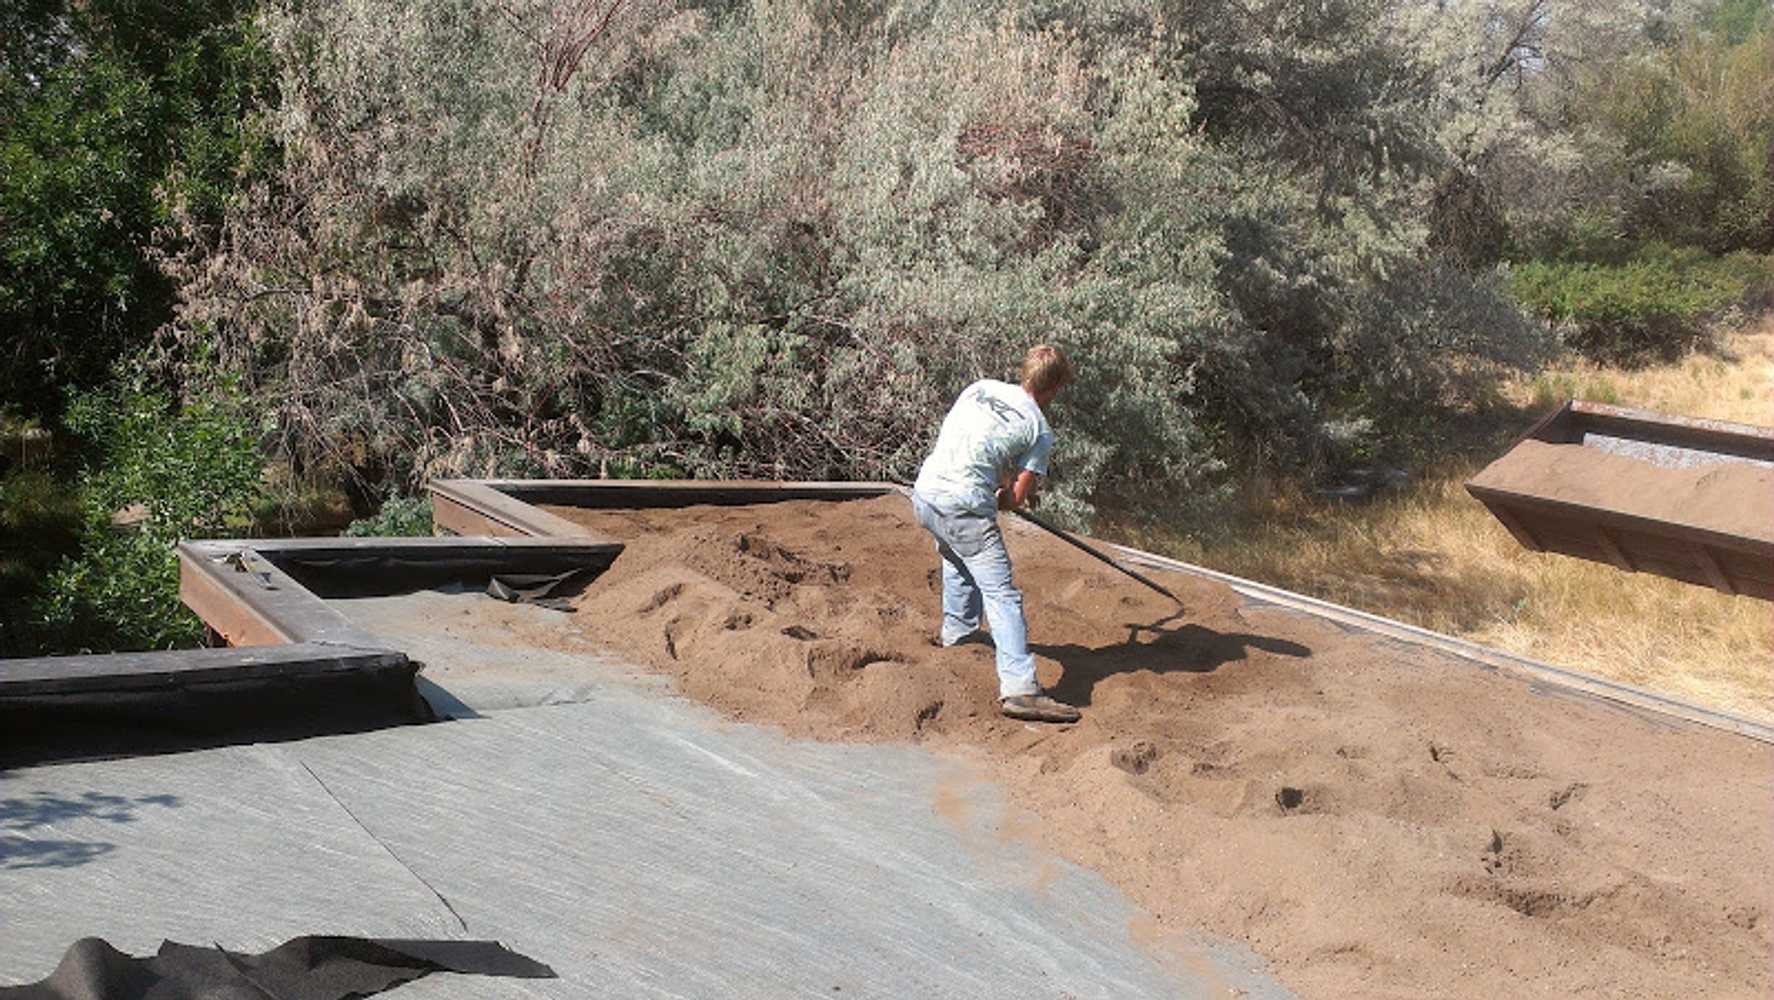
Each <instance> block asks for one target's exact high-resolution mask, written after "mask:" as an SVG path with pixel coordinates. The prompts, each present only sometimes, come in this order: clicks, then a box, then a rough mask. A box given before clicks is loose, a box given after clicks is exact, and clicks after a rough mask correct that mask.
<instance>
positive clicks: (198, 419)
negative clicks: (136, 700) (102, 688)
mask: <svg viewBox="0 0 1774 1000" xmlns="http://www.w3.org/2000/svg"><path fill="white" fill-rule="evenodd" d="M246 414H247V409H246V405H245V400H244V398H243V397H242V395H241V394H240V392H239V391H238V389H237V388H236V387H235V386H234V384H233V383H232V382H230V381H227V380H225V379H220V378H216V377H212V376H209V375H206V374H204V373H201V372H199V373H198V374H197V375H196V376H195V377H194V378H192V379H190V380H188V382H187V391H186V395H185V396H184V398H182V399H175V398H174V397H173V396H172V395H171V394H170V393H168V392H166V391H165V390H164V389H161V388H160V387H158V386H157V385H155V384H154V382H153V381H152V380H151V378H150V377H149V376H148V374H147V373H146V372H145V370H144V368H143V367H142V366H141V365H134V366H130V367H127V368H125V369H123V370H121V371H120V372H119V373H118V375H117V376H116V378H115V379H114V380H113V381H112V382H111V383H110V384H108V385H106V386H104V387H102V388H100V389H97V390H94V391H91V392H87V393H81V394H77V395H76V396H74V397H73V398H72V399H71V400H70V402H69V405H68V408H67V422H68V426H69V429H70V430H72V431H74V432H75V433H76V434H78V435H79V436H80V437H81V438H82V439H83V440H84V441H85V443H86V445H87V448H88V464H87V471H86V472H84V473H83V474H82V475H81V477H80V505H81V511H82V515H81V527H80V550H79V552H78V554H76V555H73V556H69V557H67V558H65V559H63V560H62V562H61V563H60V565H58V566H57V567H56V568H55V569H54V570H53V571H52V572H51V573H50V574H49V576H48V579H47V581H46V585H45V588H44V593H43V595H42V597H41V598H40V599H39V601H38V603H37V616H36V617H37V620H36V623H35V624H36V625H37V627H38V629H39V630H40V631H41V633H42V635H43V641H44V642H45V644H46V645H48V646H49V647H50V648H53V649H54V650H55V651H57V652H70V653H71V652H79V651H93V652H107V651H112V650H122V649H167V648H173V647H177V646H186V645H193V644H195V643H197V642H198V641H200V640H201V639H202V636H203V626H202V623H201V622H200V621H198V619H197V617H196V616H195V615H193V614H191V613H190V612H189V611H187V610H185V608H184V607H183V606H182V605H180V603H179V568H178V558H177V555H176V553H175V546H176V545H177V543H178V542H179V540H180V539H182V538H198V537H216V536H225V535H228V534H231V533H237V532H239V531H240V530H242V529H244V528H245V527H246V525H247V524H248V518H249V516H250V512H251V510H252V506H253V503H254V501H255V499H256V498H257V496H258V493H259V491H260V480H259V468H260V462H259V454H258V449H257V446H256V442H257V434H256V431H255V430H254V428H253V426H252V424H251V422H250V421H249V420H248V418H247V415H246ZM120 514H121V515H124V516H122V517H120V516H119V515H120ZM120 521H125V522H133V523H131V524H127V525H125V524H120V523H119V522H120Z"/></svg>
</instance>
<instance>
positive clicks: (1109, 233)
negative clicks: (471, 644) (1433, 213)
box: [179, 0, 1536, 515]
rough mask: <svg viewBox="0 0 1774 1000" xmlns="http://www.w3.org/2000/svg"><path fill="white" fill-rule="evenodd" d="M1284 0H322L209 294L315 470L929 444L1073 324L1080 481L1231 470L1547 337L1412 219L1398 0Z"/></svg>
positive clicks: (1064, 479) (809, 457)
mask: <svg viewBox="0 0 1774 1000" xmlns="http://www.w3.org/2000/svg"><path fill="white" fill-rule="evenodd" d="M397 6H398V9H397ZM1288 8H1289V5H1282V4H1259V3H1245V2H1242V0H1239V2H1234V0H1220V2H1219V3H1218V5H1217V6H1214V7H1213V9H1211V10H1207V11H1205V12H1204V13H1205V14H1207V15H1211V16H1203V17H1198V18H1197V17H1189V16H1185V15H1188V14H1190V13H1191V12H1190V11H1184V10H1182V9H1180V8H1178V9H1174V10H1173V9H1171V7H1169V6H1167V5H1163V4H1149V3H1139V2H1129V3H1122V4H1109V5H1071V4H1055V3H1046V2H1020V0H1007V2H1001V3H996V4H989V5H986V6H985V7H983V8H982V7H981V6H980V5H978V4H972V3H969V4H961V3H904V4H890V5H885V6H882V7H878V8H874V7H869V6H867V5H848V6H842V7H833V6H832V5H829V4H814V3H786V4H759V5H710V6H702V7H688V8H685V9H672V8H670V7H667V6H664V5H657V4H656V5H648V6H643V5H634V4H617V3H614V2H610V3H603V4H592V5H584V4H565V3H558V4H557V3H553V2H550V0H536V2H535V3H532V4H524V5H516V6H507V7H505V8H501V9H497V10H495V9H492V8H485V7H483V6H479V5H474V4H469V3H464V2H462V0H423V2H419V3H412V4H402V5H390V4H389V3H387V2H385V0H351V2H346V3H339V4H333V5H329V6H327V7H326V8H325V9H324V10H319V9H307V8H302V7H296V8H292V9H289V10H286V11H282V12H279V13H277V14H275V15H274V16H272V17H271V18H270V19H269V29H268V38H269V40H270V42H271V44H272V45H273V47H274V50H275V52H276V54H277V58H278V61H279V64H280V66H281V72H282V78H281V82H280V88H279V90H280V94H281V105H280V108H279V110H278V111H277V113H276V115H275V117H274V127H275V129H276V133H277V136H278V138H279V140H280V143H281V146H282V148H283V149H284V150H286V156H285V159H284V160H283V161H282V164H281V168H280V170H279V172H278V174H277V175H276V177H275V178H274V179H269V178H268V179H267V180H265V181H264V182H261V183H259V184H257V185H255V186H253V187H252V189H251V190H250V192H249V193H248V194H247V195H246V196H244V197H243V199H242V200H241V201H240V202H239V203H238V204H237V205H236V206H235V207H234V208H233V209H232V210H231V211H230V212H229V215H228V221H227V224H226V227H225V230H224V233H223V235H222V237H221V239H222V243H223V245H225V246H226V247H227V248H228V253H227V255H226V256H225V257H224V258H220V259H218V260H217V261H214V262H210V261H207V260H205V259H201V258H198V259H193V260H190V261H187V262H184V263H182V264H181V270H180V271H179V273H180V275H181V280H182V282H183V290H184V295H185V306H184V309H183V313H182V320H181V323H182V325H183V327H184V329H185V330H186V331H188V333H187V335H188V337H189V338H190V339H192V340H209V339H212V338H213V339H215V340H216V341H217V342H218V343H219V345H220V348H221V350H222V352H223V358H224V359H225V361H226V364H227V366H228V367H229V369H230V370H233V371H237V372H240V373H242V375H243V377H244V378H245V379H247V384H248V385H249V387H250V388H251V389H252V391H253V392H254V393H255V395H257V396H260V397H262V398H265V399H268V400H275V401H276V403H275V405H276V411H277V412H276V414H275V418H276V425H277V427H278V431H279V442H280V445H279V447H280V448H281V449H282V450H285V451H287V452H288V453H289V454H291V455H292V456H294V458H295V459H296V461H297V462H298V463H299V464H300V465H301V466H302V467H304V468H308V469H318V468H333V469H337V470H339V471H340V472H341V473H345V474H358V475H362V476H365V477H367V478H371V479H390V480H392V481H394V482H395V483H397V484H403V485H417V483H418V482H420V481H421V480H423V479H424V478H426V477H427V476H430V475H436V474H442V473H475V474H500V473H513V472H522V473H529V474H546V475H570V474H583V473H592V474H598V473H604V472H621V473H625V474H648V473H649V472H652V471H665V470H670V471H673V472H677V473H680V474H692V475H734V474H741V475H746V474H749V475H764V476H774V475H782V476H811V477H831V478H847V477H871V478H874V477H903V476H904V475H906V474H908V473H909V472H910V471H911V470H912V467H913V465H914V464H915V462H916V461H917V458H918V456H919V454H920V453H921V451H922V450H923V448H924V447H925V446H926V445H927V443H928V437H929V435H930V434H931V433H932V431H933V425H934V419H933V414H935V413H937V412H940V408H941V407H942V406H943V405H945V404H946V402H947V399H948V397H949V396H950V394H952V393H953V392H955V391H957V390H958V389H959V388H960V386H961V385H962V384H964V382H965V381H966V380H968V379H970V378H973V377H977V376H978V375H979V374H981V373H1005V369H1006V367H1007V366H1008V365H1009V364H1010V363H1011V362H1012V361H1013V360H1014V358H1015V357H1017V356H1018V355H1019V354H1020V352H1021V350H1022V348H1024V347H1026V346H1027V345H1028V344H1029V343H1032V342H1034V341H1037V340H1052V341H1055V342H1058V343H1060V344H1062V345H1064V346H1067V347H1070V348H1072V349H1074V350H1075V351H1076V352H1077V353H1078V354H1079V356H1080V361H1081V364H1080V371H1081V376H1080V383H1079V384H1078V386H1076V387H1075V389H1074V390H1072V391H1071V392H1069V393H1068V394H1067V395H1066V396H1064V397H1062V398H1061V401H1060V403H1059V404H1058V417H1059V419H1061V420H1062V421H1064V422H1065V423H1066V425H1067V432H1066V433H1067V441H1068V450H1067V461H1066V463H1065V464H1064V472H1063V474H1062V476H1061V477H1060V479H1061V482H1060V484H1059V485H1060V487H1061V493H1060V497H1059V499H1060V500H1061V502H1062V505H1066V506H1067V507H1068V509H1069V510H1071V511H1072V512H1073V513H1076V514H1079V515H1082V514H1083V513H1084V512H1086V511H1087V510H1088V509H1089V505H1090V503H1092V502H1093V501H1095V500H1099V499H1104V498H1107V497H1110V496H1113V495H1116V494H1117V493H1125V494H1127V495H1129V496H1144V497H1147V498H1160V499H1162V500H1163V502H1164V504H1165V505H1166V506H1169V505H1170V502H1171V501H1172V500H1173V499H1174V498H1177V497H1194V498H1201V497H1211V496H1212V495H1213V491H1214V489H1215V487H1216V483H1217V482H1218V481H1219V480H1220V479H1221V478H1222V476H1223V473H1222V471H1221V470H1223V469H1224V467H1225V465H1226V463H1227V461H1228V460H1229V459H1232V458H1234V457H1237V456H1242V455H1246V454H1248V453H1249V452H1250V451H1251V450H1252V448H1253V446H1254V447H1255V448H1259V449H1262V450H1264V451H1266V452H1267V453H1268V454H1270V455H1272V456H1276V457H1277V458H1278V459H1279V460H1285V461H1310V460H1312V458H1313V457H1314V456H1315V455H1316V454H1318V453H1319V451H1320V449H1321V447H1322V445H1323V443H1324V441H1323V431H1322V427H1323V425H1324V424H1325V422H1326V421H1329V420H1332V419H1341V418H1344V417H1347V416H1348V415H1349V414H1350V413H1351V412H1359V413H1366V414H1370V415H1375V416H1382V415H1384V414H1385V413H1387V412H1392V411H1397V410H1404V409H1412V408H1417V407H1420V406H1422V405H1431V406H1443V405H1450V404H1452V403H1457V402H1458V400H1459V399H1461V398H1463V397H1462V393H1463V392H1464V391H1465V389H1464V388H1463V387H1464V386H1466V385H1467V382H1466V381H1464V379H1465V378H1466V377H1467V376H1469V375H1473V374H1474V373H1481V372H1486V371H1492V370H1494V369H1495V367H1496V366H1498V365H1506V364H1512V363H1521V361H1522V360H1523V359H1524V358H1527V357H1530V356H1531V355H1532V353H1533V350H1534V349H1535V345H1536V340H1535V334H1534V331H1533V330H1532V329H1531V328H1530V327H1529V326H1528V325H1527V324H1526V323H1525V322H1524V321H1523V320H1522V319H1521V318H1520V317H1519V315H1517V314H1515V313H1514V312H1513V311H1512V309H1511V308H1510V307H1509V305H1508V303H1507V302H1506V300H1504V299H1503V298H1502V297H1501V295H1500V294H1499V291H1498V289H1497V288H1496V287H1495V286H1494V283H1492V282H1491V281H1490V280H1489V279H1488V278H1486V277H1484V276H1482V275H1478V276H1474V275H1469V274H1466V273H1463V272H1461V271H1459V270H1458V269H1456V268H1451V267H1446V266H1444V265H1443V262H1442V261H1441V260H1440V259H1439V258H1438V257H1436V255H1435V254H1434V253H1432V252H1430V251H1429V249H1428V247H1427V245H1426V238H1427V237H1426V233H1425V231H1424V229H1423V227H1421V226H1420V225H1417V224H1415V223H1414V222H1413V221H1412V220H1411V212H1412V210H1413V207H1414V206H1416V205H1418V204H1420V202H1421V200H1422V197H1423V195H1422V192H1423V188H1424V185H1425V183H1426V182H1427V180H1428V179H1429V178H1430V177H1432V176H1433V175H1434V172H1435V169H1436V168H1437V167H1438V165H1439V164H1440V163H1441V162H1442V159H1443V154H1442V152H1441V150H1440V147H1439V146H1438V145H1437V139H1436V136H1437V135H1438V133H1437V131H1436V127H1435V125H1436V123H1435V120H1434V118H1433V112H1434V109H1435V107H1436V105H1435V101H1434V99H1433V98H1434V95H1435V93H1436V92H1435V90H1434V88H1433V87H1432V86H1430V85H1429V84H1428V83H1425V82H1424V74H1423V72H1422V71H1421V67H1420V66H1419V64H1418V63H1417V61H1415V57H1414V56H1413V55H1412V54H1411V52H1410V51H1409V49H1408V48H1407V47H1404V46H1402V45H1401V44H1400V43H1399V42H1398V41H1397V40H1395V39H1394V38H1393V37H1392V36H1391V34H1389V32H1388V31H1387V29H1386V24H1385V18H1384V16H1383V15H1385V13H1386V11H1387V8H1386V7H1385V6H1384V5H1383V4H1381V3H1379V2H1378V0H1372V2H1370V0H1341V2H1339V3H1336V4H1332V5H1329V6H1328V7H1326V8H1325V9H1324V10H1323V11H1321V12H1308V13H1305V14H1298V15H1295V14H1289V13H1288ZM1315 11H1316V8H1315ZM605 15H608V16H607V17H606V16H605ZM1222 15H1223V16H1222ZM1235 15H1236V16H1235ZM1221 21H1225V22H1226V23H1225V24H1221V23H1220V22H1221ZM1238 25H1244V26H1247V27H1251V26H1255V28H1260V31H1257V32H1256V34H1249V33H1243V32H1240V31H1239V30H1237V26H1238ZM1185 28H1186V30H1185ZM1204 88H1208V89H1204ZM1289 122H1292V123H1293V125H1292V126H1291V127H1293V128H1295V129H1296V131H1295V132H1286V131H1284V132H1283V133H1282V134H1280V135H1277V132H1276V130H1277V128H1278V127H1283V126H1287V123H1289ZM1308 140H1310V141H1309V142H1308ZM212 264H213V266H212ZM1135 486H1138V487H1139V488H1137V489H1134V488H1133V487H1135Z"/></svg>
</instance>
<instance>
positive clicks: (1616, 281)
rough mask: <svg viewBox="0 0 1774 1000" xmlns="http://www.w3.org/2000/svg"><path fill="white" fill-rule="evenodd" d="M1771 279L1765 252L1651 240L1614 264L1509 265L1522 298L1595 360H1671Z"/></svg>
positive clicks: (1755, 297) (1757, 296) (1762, 294)
mask: <svg viewBox="0 0 1774 1000" xmlns="http://www.w3.org/2000/svg"><path fill="white" fill-rule="evenodd" d="M1771 285H1774V270H1771V268H1770V262H1769V260H1768V259H1766V258H1763V257H1759V256H1756V255H1754V254H1748V253H1736V254H1730V255H1728V256H1724V257H1713V256H1710V255H1708V254H1706V253H1705V252H1704V251H1700V250H1696V249H1692V248H1681V249H1678V248H1672V247H1668V246H1665V245H1662V244H1649V245H1647V246H1645V247H1643V248H1641V249H1640V250H1639V252H1638V253H1637V254H1636V255H1634V256H1633V257H1631V258H1630V259H1628V260H1626V261H1624V262H1622V263H1618V264H1604V263H1591V262H1585V261H1548V260H1537V261H1528V262H1526V263H1523V264H1518V265H1516V266H1514V267H1513V268H1512V269H1511V271H1510V276H1509V288H1510V291H1511V293H1513V294H1514V295H1515V297H1516V299H1517V300H1518V301H1519V302H1521V303H1522V305H1523V306H1524V307H1526V308H1528V309H1530V310H1532V311H1534V312H1536V313H1538V314H1539V315H1541V316H1543V317H1545V318H1546V319H1547V320H1549V321H1551V322H1552V323H1553V324H1554V326H1555V327H1557V328H1558V329H1559V330H1560V331H1561V333H1562V335H1563V336H1564V339H1565V342H1566V343H1567V344H1569V345H1570V346H1572V347H1574V348H1576V349H1577V350H1579V351H1581V352H1582V353H1584V354H1586V355H1588V356H1590V357H1592V358H1595V359H1597V360H1601V361H1606V362H1611V363H1623V364H1635V363H1640V364H1642V363H1645V362H1649V361H1653V360H1660V359H1669V358H1673V357H1676V356H1679V355H1680V354H1682V353H1683V352H1685V351H1687V350H1690V349H1692V348H1693V347H1695V346H1697V345H1699V344H1701V343H1702V342H1703V341H1704V340H1705V338H1706V337H1707V336H1708V335H1709V333H1710V331H1711V328H1712V326H1713V324H1714V323H1716V322H1717V321H1718V320H1720V319H1721V318H1722V317H1725V316H1727V315H1728V314H1730V313H1731V312H1732V311H1733V310H1736V309H1742V308H1744V307H1746V306H1751V307H1752V306H1754V305H1758V304H1760V302H1761V300H1763V299H1765V298H1766V296H1767V295H1768V292H1769V289H1770V287H1771Z"/></svg>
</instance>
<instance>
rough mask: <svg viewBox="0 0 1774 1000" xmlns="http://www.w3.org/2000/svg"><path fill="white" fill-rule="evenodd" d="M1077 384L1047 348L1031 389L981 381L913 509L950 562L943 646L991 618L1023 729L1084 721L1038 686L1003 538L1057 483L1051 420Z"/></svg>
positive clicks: (947, 426) (937, 453) (1008, 708)
mask: <svg viewBox="0 0 1774 1000" xmlns="http://www.w3.org/2000/svg"><path fill="white" fill-rule="evenodd" d="M1071 380H1072V365H1071V362H1070V361H1069V360H1067V358H1066V356H1065V355H1064V354H1062V353H1061V352H1060V350H1059V349H1058V348H1056V347H1052V346H1050V345H1047V344H1040V345H1037V346H1035V347H1032V348H1030V349H1029V352H1028V354H1027V355H1026V356H1024V358H1023V363H1022V372H1021V381H1022V384H1021V385H1011V384H1010V383H1008V382H1000V381H998V380H996V379H981V380H980V381H978V382H975V383H973V384H972V385H970V386H968V387H967V388H966V389H963V390H962V391H961V395H960V397H959V398H958V399H956V400H955V405H954V406H952V407H950V409H949V412H948V416H946V417H944V418H943V421H942V429H941V430H940V431H939V432H938V433H937V437H936V446H935V447H934V448H932V449H931V452H930V455H929V457H927V458H926V459H925V460H924V464H923V466H922V467H921V468H920V469H919V470H918V480H917V482H916V483H914V484H913V486H912V509H913V511H914V513H915V514H916V515H917V518H918V523H919V524H921V525H923V526H924V528H925V529H926V530H928V531H929V532H930V534H931V535H933V536H934V537H935V538H936V551H937V555H938V556H940V557H941V560H942V636H941V641H942V644H943V645H944V646H952V645H954V644H956V643H958V642H961V641H963V640H965V639H966V638H967V637H969V636H971V635H972V634H973V633H974V632H976V631H977V630H978V629H979V622H980V615H981V613H982V612H983V613H984V615H985V619H986V623H987V624H988V625H989V626H990V627H991V632H992V645H993V646H994V647H995V649H996V653H997V666H998V706H999V709H1000V710H1001V711H1002V712H1003V713H1004V714H1005V715H1007V716H1009V717H1011V718H1013V719H1028V720H1032V721H1036V722H1076V721H1078V718H1079V714H1078V710H1077V709H1076V708H1073V707H1072V706H1070V705H1067V704H1064V703H1062V702H1060V701H1057V700H1055V699H1054V698H1052V697H1051V696H1049V695H1048V694H1046V693H1045V692H1043V691H1042V690H1041V685H1040V683H1039V682H1038V681H1036V679H1035V658H1034V656H1033V655H1032V654H1030V652H1029V632H1028V623H1027V622H1026V621H1025V620H1024V618H1023V595H1022V592H1021V591H1020V590H1018V589H1017V588H1016V584H1015V583H1013V582H1012V581H1011V578H1010V552H1009V550H1007V549H1006V548H1005V547H1004V536H1003V535H1002V534H1001V533H1000V532H999V530H998V511H999V510H1010V509H1013V508H1016V507H1021V506H1023V505H1024V504H1027V503H1030V502H1031V501H1032V500H1033V499H1034V498H1035V496H1036V494H1037V492H1038V491H1039V489H1040V484H1041V478H1042V477H1043V476H1045V475H1047V459H1048V456H1049V454H1051V453H1052V451H1053V443H1054V438H1053V430H1052V429H1051V428H1050V427H1048V425H1047V418H1046V416H1044V415H1043V414H1042V412H1041V411H1042V409H1043V408H1044V407H1046V406H1047V405H1048V404H1050V403H1052V402H1053V399H1054V397H1055V396H1057V395H1059V392H1060V390H1061V389H1063V388H1065V386H1066V384H1067V383H1069V382H1070V381H1071Z"/></svg>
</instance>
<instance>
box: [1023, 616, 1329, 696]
mask: <svg viewBox="0 0 1774 1000" xmlns="http://www.w3.org/2000/svg"><path fill="white" fill-rule="evenodd" d="M1173 617H1174V616H1173ZM1169 621H1171V619H1170V618H1166V619H1163V620H1161V621H1158V622H1155V623H1153V624H1151V625H1138V624H1133V623H1129V624H1128V625H1127V626H1126V628H1127V639H1126V641H1124V642H1119V643H1116V644H1115V645H1112V646H1097V647H1094V648H1093V647H1089V646H1079V645H1074V644H1063V645H1042V644H1031V645H1030V647H1029V648H1030V649H1031V650H1032V651H1034V652H1035V653H1037V654H1039V655H1041V656H1046V657H1050V658H1052V659H1054V660H1057V661H1059V664H1060V666H1062V667H1064V668H1065V673H1064V674H1063V675H1062V676H1061V677H1060V681H1059V683H1058V684H1056V685H1054V687H1053V689H1052V691H1051V693H1052V695H1053V696H1054V697H1055V698H1058V699H1059V700H1060V701H1063V702H1066V703H1067V704H1071V705H1078V706H1080V707H1082V706H1085V705H1089V704H1090V696H1091V693H1092V692H1093V691H1094V690H1095V689H1096V684H1097V682H1098V681H1100V680H1102V679H1103V678H1105V677H1108V676H1111V675H1113V674H1127V673H1135V672H1138V671H1142V670H1143V671H1150V672H1152V673H1155V674H1167V673H1173V672H1177V671H1182V672H1185V673H1192V674H1205V673H1211V672H1213V671H1215V670H1217V669H1219V667H1220V665H1221V664H1224V663H1231V662H1233V661H1235V660H1242V659H1244V658H1245V656H1246V652H1247V651H1248V650H1250V649H1260V650H1262V651H1263V652H1265V653H1275V654H1277V655H1280V656H1296V657H1298V656H1310V655H1312V649H1311V647H1309V646H1303V645H1301V644H1300V643H1297V642H1290V641H1288V640H1286V639H1277V638H1275V637H1273V636H1266V635H1252V634H1250V633H1246V632H1216V631H1214V630H1213V629H1210V628H1206V627H1204V626H1201V625H1177V626H1169V625H1167V624H1166V623H1168V622H1169Z"/></svg>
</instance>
